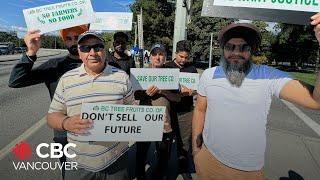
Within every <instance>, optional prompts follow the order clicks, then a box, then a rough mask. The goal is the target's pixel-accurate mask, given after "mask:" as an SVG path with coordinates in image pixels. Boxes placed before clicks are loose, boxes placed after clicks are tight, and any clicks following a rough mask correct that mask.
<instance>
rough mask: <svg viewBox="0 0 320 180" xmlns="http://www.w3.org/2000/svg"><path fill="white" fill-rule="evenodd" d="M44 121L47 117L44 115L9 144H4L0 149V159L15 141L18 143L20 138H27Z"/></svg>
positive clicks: (9, 150)
mask: <svg viewBox="0 0 320 180" xmlns="http://www.w3.org/2000/svg"><path fill="white" fill-rule="evenodd" d="M46 123H47V118H46V116H45V117H43V118H42V119H41V120H40V121H38V122H37V123H35V124H34V125H33V126H31V127H30V128H29V129H27V130H26V131H25V132H24V133H22V134H21V135H20V136H19V137H17V138H16V139H15V140H13V141H12V142H11V143H10V144H8V145H6V146H5V147H4V148H3V149H1V150H0V160H2V159H3V158H4V157H6V156H7V155H8V154H9V153H10V152H11V149H12V148H13V147H14V146H15V145H16V144H17V143H19V142H20V141H22V140H26V139H27V138H29V137H30V136H31V135H32V134H34V133H35V132H37V131H38V130H39V129H40V128H41V127H42V126H43V125H45V124H46Z"/></svg>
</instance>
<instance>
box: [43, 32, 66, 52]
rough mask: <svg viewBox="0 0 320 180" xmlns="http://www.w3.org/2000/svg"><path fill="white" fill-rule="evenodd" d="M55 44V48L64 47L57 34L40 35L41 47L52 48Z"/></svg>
mask: <svg viewBox="0 0 320 180" xmlns="http://www.w3.org/2000/svg"><path fill="white" fill-rule="evenodd" d="M55 45H56V48H57V49H64V48H65V45H64V43H63V41H62V39H61V38H60V37H58V36H52V35H42V36H41V47H42V48H50V49H54V48H55Z"/></svg>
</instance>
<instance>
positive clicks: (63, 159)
mask: <svg viewBox="0 0 320 180" xmlns="http://www.w3.org/2000/svg"><path fill="white" fill-rule="evenodd" d="M53 141H54V142H55V143H60V144H61V145H62V148H63V147H64V146H65V145H67V144H68V140H67V137H54V138H53ZM59 160H60V163H61V164H62V165H63V167H62V169H61V175H62V179H63V180H64V175H65V168H64V163H65V162H66V160H67V157H66V156H65V155H64V154H63V156H62V157H61V158H59Z"/></svg>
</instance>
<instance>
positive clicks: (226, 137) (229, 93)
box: [192, 13, 320, 180]
mask: <svg viewBox="0 0 320 180" xmlns="http://www.w3.org/2000/svg"><path fill="white" fill-rule="evenodd" d="M311 20H312V21H311V25H313V26H315V35H316V37H317V40H318V41H319V42H320V13H318V14H316V15H314V16H312V17H311ZM218 40H219V43H220V47H221V48H222V51H221V52H222V54H221V59H220V66H217V67H214V68H210V69H207V70H205V71H204V72H203V74H202V77H201V79H200V83H199V89H198V98H197V104H196V107H195V110H194V116H193V122H192V146H193V156H194V161H195V165H196V171H197V175H198V177H199V179H206V180H207V179H237V180H250V179H252V180H257V179H259V180H263V179H264V172H263V166H264V152H265V147H266V121H267V114H268V112H269V109H270V105H271V100H272V96H276V97H278V98H281V99H284V100H287V101H289V102H292V103H296V104H298V105H301V106H304V107H307V108H311V109H320V75H319V74H318V75H317V80H316V83H315V87H314V89H313V90H312V91H309V88H307V86H306V85H305V84H304V83H302V82H300V81H298V80H294V79H292V78H291V77H290V76H289V75H288V74H287V73H285V72H282V71H280V70H277V69H275V68H272V67H269V66H265V65H255V64H253V63H252V61H251V56H252V53H253V52H254V51H255V50H257V48H258V47H259V46H260V42H261V34H260V31H259V30H258V28H257V27H255V26H254V25H252V24H247V23H239V24H230V25H228V26H226V27H224V28H223V29H222V30H221V31H220V33H219V38H218ZM201 134H203V141H202V135H201ZM202 142H203V143H202Z"/></svg>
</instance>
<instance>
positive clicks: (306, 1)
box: [201, 0, 320, 25]
mask: <svg viewBox="0 0 320 180" xmlns="http://www.w3.org/2000/svg"><path fill="white" fill-rule="evenodd" d="M215 1H217V3H219V4H223V6H220V5H219V6H217V5H215ZM218 1H219V2H218ZM222 1H223V0H204V1H203V6H202V12H201V15H202V16H210V17H223V18H236V19H248V20H262V21H269V22H282V23H290V24H300V25H309V24H310V17H311V16H313V15H314V14H315V12H317V11H320V8H319V5H316V4H320V2H319V1H320V0H277V1H276V2H277V4H276V3H274V4H273V3H272V2H273V1H275V0H252V1H251V0H250V1H236V0H227V1H226V0H225V1H223V2H222ZM267 2H271V3H272V4H273V5H274V6H272V7H271V6H267V7H268V9H267V8H265V9H262V8H261V6H262V4H263V3H267ZM278 2H283V3H282V4H281V3H280V5H279V3H278ZM287 2H292V3H296V2H298V3H301V2H303V3H302V4H301V5H299V7H301V8H297V7H294V6H292V5H290V4H284V3H287ZM239 3H240V4H242V6H238V4H239ZM244 3H248V4H250V7H248V6H249V5H247V6H246V5H245V4H244ZM235 4H237V7H234V6H236V5H235ZM312 4H314V5H312ZM275 8H276V9H275ZM280 8H281V9H280ZM302 8H303V10H307V11H303V10H302ZM292 9H296V10H295V11H293V10H292ZM297 9H299V10H297ZM314 11H315V12H314Z"/></svg>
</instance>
